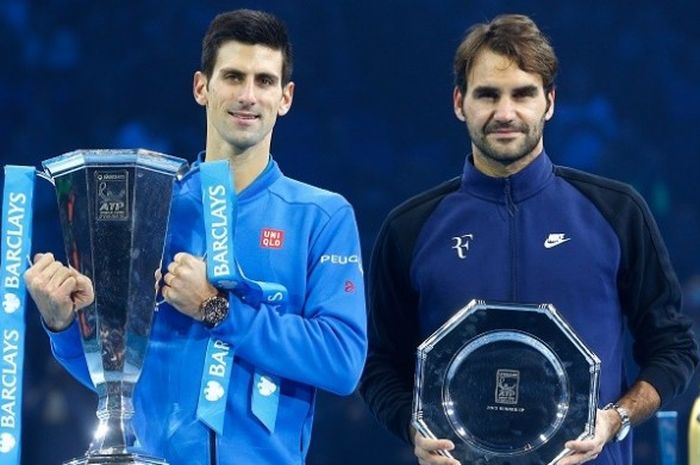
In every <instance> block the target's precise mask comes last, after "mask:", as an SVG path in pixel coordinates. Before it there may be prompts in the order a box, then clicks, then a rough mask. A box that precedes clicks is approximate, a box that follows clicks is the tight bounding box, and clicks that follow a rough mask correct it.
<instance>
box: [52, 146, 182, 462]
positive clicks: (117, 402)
mask: <svg viewBox="0 0 700 465" xmlns="http://www.w3.org/2000/svg"><path fill="white" fill-rule="evenodd" d="M43 166H44V174H45V176H46V177H48V178H49V179H50V180H51V181H52V182H53V184H54V185H55V187H56V195H57V198H58V208H59V213H60V220H61V228H62V230H63V240H64V245H65V249H66V256H67V258H68V261H69V263H70V265H71V266H72V267H73V268H75V269H76V270H78V271H80V272H81V273H83V274H84V275H86V276H87V277H88V278H90V280H91V281H92V283H93V287H94V290H95V301H94V303H93V304H91V305H89V306H88V307H86V308H84V309H82V310H81V311H80V312H79V313H78V317H77V318H78V324H79V326H80V334H81V336H82V343H83V349H84V352H85V360H86V361H87V366H88V370H89V372H90V376H91V378H92V382H93V384H94V385H95V389H96V391H97V395H98V396H99V404H98V408H97V418H98V419H99V424H98V427H97V430H96V431H95V434H94V438H93V440H92V443H91V444H90V448H89V449H88V451H87V453H86V454H85V456H84V457H82V458H78V459H75V460H72V461H70V462H67V464H69V465H83V464H94V465H101V464H110V465H122V464H133V465H138V464H159V465H167V464H166V462H165V461H164V460H161V459H157V458H153V457H149V456H146V455H144V454H143V453H140V452H139V449H138V444H139V442H138V440H137V438H136V434H135V432H134V427H133V425H132V420H131V419H132V416H133V414H134V407H133V402H132V396H133V392H134V386H135V385H136V382H137V381H138V379H139V375H140V374H141V369H142V367H143V361H144V357H145V354H146V348H147V346H148V338H149V335H150V331H151V323H152V320H153V311H154V308H155V299H156V293H155V286H154V284H155V278H154V273H155V270H156V269H158V268H160V266H161V260H162V257H163V251H164V247H165V238H166V233H167V228H168V219H169V215H170V204H171V194H172V190H173V185H174V182H175V180H176V179H177V178H178V177H179V176H180V175H181V174H182V173H183V172H184V171H185V170H186V169H187V162H186V161H185V160H183V159H180V158H175V157H171V156H168V155H163V154H159V153H155V152H149V151H146V150H85V151H81V150H79V151H75V152H70V153H67V154H65V155H61V156H59V157H55V158H51V159H49V160H46V161H44V162H43Z"/></svg>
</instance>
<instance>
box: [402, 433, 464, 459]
mask: <svg viewBox="0 0 700 465" xmlns="http://www.w3.org/2000/svg"><path fill="white" fill-rule="evenodd" d="M411 431H412V432H413V445H414V449H413V452H414V453H415V454H416V457H418V463H419V464H420V465H460V463H459V461H457V460H455V459H451V458H449V457H444V456H442V455H438V451H439V450H452V449H454V448H455V445H454V444H453V443H452V441H450V440H448V439H430V438H426V437H424V436H423V435H422V434H420V433H419V432H418V431H415V430H414V429H413V428H411Z"/></svg>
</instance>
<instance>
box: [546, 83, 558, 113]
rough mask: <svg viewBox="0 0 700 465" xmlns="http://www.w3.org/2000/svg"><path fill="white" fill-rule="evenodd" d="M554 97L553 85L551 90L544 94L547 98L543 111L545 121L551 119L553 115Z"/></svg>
mask: <svg viewBox="0 0 700 465" xmlns="http://www.w3.org/2000/svg"><path fill="white" fill-rule="evenodd" d="M555 97H556V91H555V89H554V87H552V90H550V91H549V92H547V95H545V98H546V99H547V110H546V111H545V112H544V119H545V121H549V120H550V119H552V116H554V98H555Z"/></svg>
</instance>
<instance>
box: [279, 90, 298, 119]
mask: <svg viewBox="0 0 700 465" xmlns="http://www.w3.org/2000/svg"><path fill="white" fill-rule="evenodd" d="M292 100H294V83H293V82H291V81H289V82H288V83H287V85H286V86H284V87H283V88H282V101H281V102H280V107H279V108H278V109H277V114H278V115H279V116H284V115H286V114H287V113H288V112H289V109H290V108H292Z"/></svg>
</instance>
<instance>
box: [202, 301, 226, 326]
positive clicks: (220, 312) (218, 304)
mask: <svg viewBox="0 0 700 465" xmlns="http://www.w3.org/2000/svg"><path fill="white" fill-rule="evenodd" d="M203 307H204V308H203V310H204V311H203V313H204V318H203V321H204V323H205V324H206V325H207V326H209V327H211V328H213V327H214V326H216V325H218V324H219V323H221V322H222V321H223V320H224V318H226V315H228V300H226V299H224V298H223V297H221V296H214V297H211V298H209V299H207V300H205V301H204V305H203Z"/></svg>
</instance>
